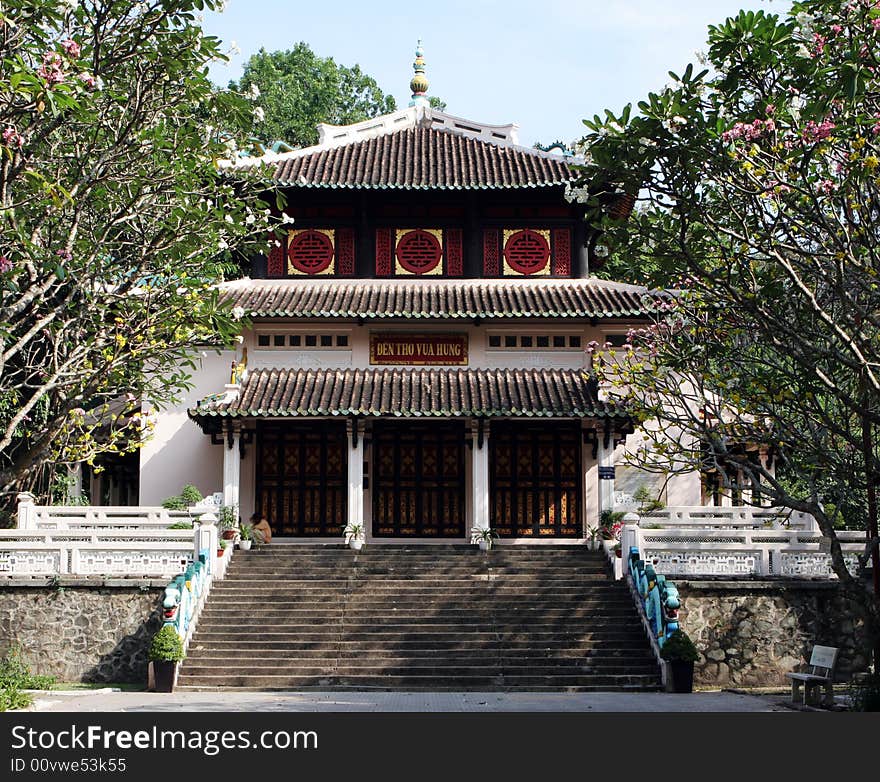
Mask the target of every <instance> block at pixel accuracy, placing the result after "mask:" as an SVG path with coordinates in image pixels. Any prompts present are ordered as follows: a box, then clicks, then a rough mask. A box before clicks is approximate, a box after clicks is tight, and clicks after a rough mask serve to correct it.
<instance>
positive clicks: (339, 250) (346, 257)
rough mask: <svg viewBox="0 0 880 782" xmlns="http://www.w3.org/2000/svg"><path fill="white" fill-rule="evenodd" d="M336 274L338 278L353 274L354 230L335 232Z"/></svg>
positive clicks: (345, 229) (343, 229) (340, 229)
mask: <svg viewBox="0 0 880 782" xmlns="http://www.w3.org/2000/svg"><path fill="white" fill-rule="evenodd" d="M336 273H337V274H338V275H339V276H340V277H351V276H352V275H353V274H354V228H339V229H337V231H336Z"/></svg>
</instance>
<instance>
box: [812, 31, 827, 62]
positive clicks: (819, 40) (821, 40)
mask: <svg viewBox="0 0 880 782" xmlns="http://www.w3.org/2000/svg"><path fill="white" fill-rule="evenodd" d="M827 40H828V39H827V38H825V36H824V35H819V33H814V34H813V42H814V43H815V44H816V48H815V49H813V55H812V56H813V57H818V56H819V55H820V54H822V52H824V51H825V43H826V41H827Z"/></svg>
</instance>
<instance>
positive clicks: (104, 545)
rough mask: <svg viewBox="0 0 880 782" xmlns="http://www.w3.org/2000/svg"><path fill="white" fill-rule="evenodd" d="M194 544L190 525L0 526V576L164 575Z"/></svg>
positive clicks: (191, 553) (188, 557)
mask: <svg viewBox="0 0 880 782" xmlns="http://www.w3.org/2000/svg"><path fill="white" fill-rule="evenodd" d="M198 545H199V540H198V534H197V530H192V529H183V530H174V529H167V528H166V529H162V530H144V529H126V530H116V529H114V530H107V529H81V530H40V529H0V576H57V575H67V574H69V575H82V576H125V577H137V576H140V577H169V576H174V575H176V574H178V573H182V572H183V571H184V570H186V566H187V565H188V564H189V563H190V562H193V561H196V560H197V559H198Z"/></svg>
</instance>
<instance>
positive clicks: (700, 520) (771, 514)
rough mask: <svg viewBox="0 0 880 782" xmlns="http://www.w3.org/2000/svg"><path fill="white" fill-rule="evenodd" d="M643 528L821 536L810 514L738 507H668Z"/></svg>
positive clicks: (647, 517) (644, 519)
mask: <svg viewBox="0 0 880 782" xmlns="http://www.w3.org/2000/svg"><path fill="white" fill-rule="evenodd" d="M641 525H642V527H643V528H644V527H648V528H650V527H661V528H671V529H681V528H689V527H698V528H700V529H715V528H717V529H790V530H810V531H817V532H818V525H817V524H816V520H815V519H814V518H813V517H812V516H811V515H810V514H808V513H800V512H797V511H792V510H789V509H788V508H757V507H752V506H736V507H730V508H721V507H716V506H683V507H667V508H663V509H662V510H655V511H650V512H648V513H643V514H642V515H641Z"/></svg>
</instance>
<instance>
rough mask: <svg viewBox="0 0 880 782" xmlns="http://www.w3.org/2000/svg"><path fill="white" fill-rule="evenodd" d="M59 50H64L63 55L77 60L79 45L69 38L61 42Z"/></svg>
mask: <svg viewBox="0 0 880 782" xmlns="http://www.w3.org/2000/svg"><path fill="white" fill-rule="evenodd" d="M61 48H62V49H64V53H65V54H66V55H67V56H68V57H71V58H74V59H75V58H77V57H79V54H80V51H81V49H80V46H79V44H78V43H77V42H76V41H74V40H73V39H71V38H68V39H67V40H66V41H62V42H61Z"/></svg>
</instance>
